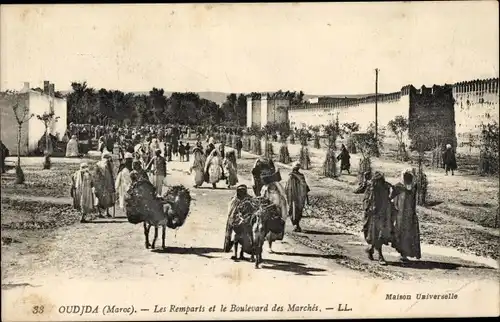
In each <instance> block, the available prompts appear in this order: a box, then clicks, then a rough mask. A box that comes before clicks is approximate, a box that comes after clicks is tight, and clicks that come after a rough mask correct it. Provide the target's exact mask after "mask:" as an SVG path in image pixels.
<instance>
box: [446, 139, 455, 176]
mask: <svg viewBox="0 0 500 322" xmlns="http://www.w3.org/2000/svg"><path fill="white" fill-rule="evenodd" d="M443 168H444V170H445V171H446V175H448V172H449V171H451V175H452V176H453V175H455V173H454V171H455V170H456V169H457V159H456V157H455V152H453V149H452V148H451V144H447V145H446V151H444V153H443Z"/></svg>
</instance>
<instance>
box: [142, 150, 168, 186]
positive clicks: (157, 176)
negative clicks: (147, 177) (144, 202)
mask: <svg viewBox="0 0 500 322" xmlns="http://www.w3.org/2000/svg"><path fill="white" fill-rule="evenodd" d="M153 165H154V168H153V174H154V182H153V184H154V185H155V187H156V194H157V195H158V196H161V195H162V193H163V184H164V182H165V177H166V176H167V160H165V158H164V157H162V156H161V150H160V149H157V150H156V151H155V157H154V158H153V159H151V161H149V164H148V165H147V166H146V171H149V170H150V169H151V168H152V166H153Z"/></svg>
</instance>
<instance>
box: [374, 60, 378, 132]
mask: <svg viewBox="0 0 500 322" xmlns="http://www.w3.org/2000/svg"><path fill="white" fill-rule="evenodd" d="M377 103H378V68H375V139H378V104H377Z"/></svg>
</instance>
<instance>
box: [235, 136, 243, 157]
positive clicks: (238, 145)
mask: <svg viewBox="0 0 500 322" xmlns="http://www.w3.org/2000/svg"><path fill="white" fill-rule="evenodd" d="M235 148H236V156H237V157H238V159H241V149H242V148H243V142H241V138H240V137H238V138H236V147H235Z"/></svg>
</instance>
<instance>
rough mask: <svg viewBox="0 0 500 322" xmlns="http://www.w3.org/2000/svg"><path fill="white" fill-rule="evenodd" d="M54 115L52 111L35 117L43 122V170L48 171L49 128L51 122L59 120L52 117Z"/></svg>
mask: <svg viewBox="0 0 500 322" xmlns="http://www.w3.org/2000/svg"><path fill="white" fill-rule="evenodd" d="M54 116H55V114H54V112H53V111H50V113H47V112H45V113H43V114H42V115H37V116H36V117H37V119H39V120H40V121H42V122H43V125H44V126H45V151H44V162H43V168H44V169H50V148H49V147H50V133H49V126H50V124H51V123H52V122H57V120H58V119H59V116H57V117H54Z"/></svg>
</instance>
